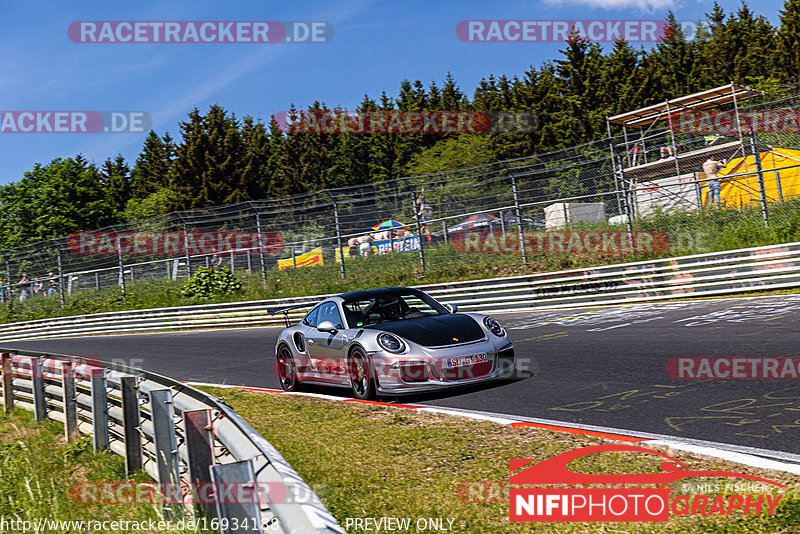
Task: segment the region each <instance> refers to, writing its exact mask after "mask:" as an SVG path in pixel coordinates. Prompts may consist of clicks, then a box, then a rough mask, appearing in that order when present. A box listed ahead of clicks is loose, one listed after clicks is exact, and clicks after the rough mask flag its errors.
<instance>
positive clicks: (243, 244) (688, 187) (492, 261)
mask: <svg viewBox="0 0 800 534" xmlns="http://www.w3.org/2000/svg"><path fill="white" fill-rule="evenodd" d="M750 109H751V110H755V111H761V112H792V113H794V112H796V111H797V110H798V102H797V99H796V98H795V97H792V98H787V99H782V100H779V101H773V102H766V103H761V104H758V105H757V106H751V108H750ZM668 137H674V139H675V140H676V141H675V146H674V147H673V149H674V150H677V153H672V154H670V153H669V151H666V152H665V151H663V150H661V149H662V148H663V147H664V146H665V143H667V140H668ZM643 138H646V143H645V142H642V143H639V144H636V143H634V144H633V149H631V148H629V147H631V146H632V144H631V143H630V140H629V139H626V138H624V137H623V136H622V135H617V136H614V137H607V138H605V139H601V140H598V141H595V142H592V143H587V144H584V145H580V146H577V147H571V148H567V149H562V150H558V151H554V152H549V153H546V154H538V155H534V156H529V157H525V158H519V159H513V160H505V161H498V162H494V163H490V164H486V165H481V166H476V167H470V168H465V169H456V170H452V171H447V172H440V173H435V174H429V175H423V176H413V177H408V178H403V179H397V180H391V181H386V182H381V183H371V184H362V185H357V186H349V187H342V188H336V189H328V190H324V191H318V192H311V193H305V194H301V195H295V196H291V197H284V198H275V199H268V200H256V201H249V202H245V203H240V204H233V205H227V206H217V207H212V208H206V209H197V210H191V211H184V212H174V213H169V214H165V215H162V216H158V217H153V218H150V219H146V220H141V221H135V222H131V223H126V224H119V225H115V226H111V227H107V228H102V229H99V230H96V231H94V232H83V233H79V234H74V235H72V236H68V237H65V238H61V239H53V240H49V241H43V242H38V243H33V244H29V245H25V246H22V247H16V248H13V249H6V250H3V251H2V261H3V263H4V264H5V267H4V272H2V273H1V274H0V277H2V278H5V280H4V283H3V292H2V298H3V300H4V301H9V300H12V299H26V298H31V297H34V296H37V295H46V296H49V297H50V298H60V299H61V302H62V305H63V303H64V301H65V299H66V298H68V297H69V296H70V295H72V294H74V293H75V292H76V291H81V290H97V289H102V288H107V287H120V288H122V290H123V293H124V290H125V288H126V287H127V284H131V283H136V282H140V281H143V280H156V279H163V280H178V279H184V278H186V277H188V276H191V274H192V273H194V272H195V271H196V270H197V269H198V268H200V267H215V266H218V265H225V266H227V267H229V268H230V269H231V270H232V271H234V272H235V273H238V274H240V275H241V274H245V275H251V276H253V277H254V278H259V277H260V278H261V280H262V281H263V282H264V283H266V281H267V279H268V276H272V275H274V272H275V271H277V270H279V269H286V270H287V271H288V272H285V273H282V274H281V276H285V277H286V278H291V277H293V276H299V275H300V272H301V271H305V269H300V268H301V267H310V266H315V265H328V266H329V267H328V270H327V271H325V272H326V273H327V274H326V276H331V277H334V276H335V277H341V278H344V279H354V280H364V281H368V280H370V279H372V278H373V277H374V274H375V273H376V272H378V271H381V272H386V271H391V270H397V271H399V272H404V273H407V274H408V275H409V276H411V277H412V278H413V279H415V280H419V281H422V280H423V279H424V277H425V274H426V273H430V272H431V271H436V272H438V273H443V274H442V276H451V277H454V278H457V277H459V276H462V275H463V274H464V273H465V272H466V271H469V276H472V277H474V276H475V275H476V270H480V269H483V270H485V271H486V273H487V275H491V274H495V273H497V272H498V269H500V270H501V272H507V271H503V270H502V269H506V270H507V269H516V270H515V271H512V272H518V273H522V272H533V271H537V270H545V269H548V268H570V267H574V266H578V265H585V264H586V263H585V262H587V261H588V262H589V263H594V264H601V263H615V262H619V261H629V260H638V259H647V258H651V257H659V256H661V257H665V256H675V255H681V254H693V253H703V252H711V251H717V250H724V249H726V248H737V247H742V246H754V245H765V244H774V243H778V242H781V241H786V240H792V239H793V238H796V237H798V236H793V235H787V233H786V232H787V230H786V229H787V228H789V229H791V228H794V227H797V226H798V225H800V210H798V209H797V208H798V198H797V197H798V196H800V178H798V176H800V170H798V165H800V151H797V150H795V149H800V133H799V132H792V131H774V132H770V131H767V132H759V133H757V132H750V133H749V134H748V135H743V136H741V137H738V136H737V137H736V138H728V137H725V136H717V135H714V136H711V137H710V136H709V135H707V134H705V133H703V132H679V133H677V134H675V132H672V133H671V132H670V131H669V130H668V128H667V127H661V129H658V128H653V129H651V130H649V131H647V132H646V134H645V135H644V137H643ZM753 154H758V155H759V157H757V158H756V157H754V156H753ZM709 156H713V157H716V158H718V159H723V160H725V162H726V164H727V166H726V168H725V171H723V173H724V174H726V176H725V178H724V180H723V184H722V195H721V197H722V198H721V199H720V202H717V203H716V205H714V206H711V205H710V204H711V203H710V202H709V198H708V197H709V195H708V190H709V186H708V180H707V177H706V176H705V175H704V174H703V167H702V166H703V162H704V161H705V160H706V159H707V158H708V157H709ZM381 223H384V225H383V227H382V226H381ZM581 261H583V262H584V263H583V264H581V263H580V262H581ZM331 265H333V267H331Z"/></svg>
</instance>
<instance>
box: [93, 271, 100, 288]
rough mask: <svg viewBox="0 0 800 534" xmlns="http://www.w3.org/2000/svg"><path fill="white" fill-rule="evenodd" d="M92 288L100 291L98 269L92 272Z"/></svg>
mask: <svg viewBox="0 0 800 534" xmlns="http://www.w3.org/2000/svg"><path fill="white" fill-rule="evenodd" d="M94 288H95V289H96V290H98V291H100V271H97V272H96V273H94Z"/></svg>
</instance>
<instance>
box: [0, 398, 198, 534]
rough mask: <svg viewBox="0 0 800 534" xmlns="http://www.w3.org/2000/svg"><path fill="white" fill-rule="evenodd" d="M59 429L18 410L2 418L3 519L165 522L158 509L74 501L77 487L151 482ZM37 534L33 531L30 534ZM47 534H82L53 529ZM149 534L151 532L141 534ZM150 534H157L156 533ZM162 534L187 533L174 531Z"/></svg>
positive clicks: (0, 500) (118, 459) (0, 489)
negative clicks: (128, 475) (130, 473)
mask: <svg viewBox="0 0 800 534" xmlns="http://www.w3.org/2000/svg"><path fill="white" fill-rule="evenodd" d="M63 428H64V427H63V425H62V424H61V423H57V422H53V421H50V422H46V423H41V424H40V423H36V422H35V421H34V420H33V414H32V413H31V412H28V411H26V410H22V409H19V408H18V409H15V410H13V411H12V412H11V413H9V414H0V519H4V520H5V521H11V520H21V521H32V522H36V521H38V520H39V519H41V518H47V519H51V520H63V521H78V520H82V521H84V522H87V521H115V520H116V521H147V520H153V521H155V522H156V523H157V522H158V521H160V520H162V517H161V516H160V512H159V510H158V506H157V505H154V504H149V503H140V504H125V503H122V504H103V505H97V504H93V503H90V504H86V503H81V502H75V501H74V500H73V499H72V498H70V488H71V487H72V488H73V490H72V491H73V493H72V496H73V497H75V495H80V493H75V491H77V490H76V489H75V488H77V487H78V486H75V485H78V484H82V483H87V482H88V483H101V482H121V481H126V480H129V481H133V482H149V483H152V482H153V481H152V479H150V478H149V477H148V476H147V475H146V474H145V473H143V472H141V473H137V474H136V475H134V476H133V477H131V478H130V479H127V478H126V476H125V464H124V460H123V458H122V457H120V456H116V455H113V454H111V453H99V454H96V453H94V452H93V451H92V443H91V438H90V437H87V436H85V437H83V438H81V439H80V440H78V441H74V442H72V443H70V444H67V443H66V441H65V439H64V437H63V436H64V429H63ZM29 531H30V532H33V530H32V529H31V530H29ZM45 531H46V532H78V531H77V530H75V529H71V530H67V529H63V528H62V529H58V528H53V529H49V530H45ZM142 532H151V530H142ZM152 532H159V531H158V530H152ZM160 532H184V531H182V530H176V529H170V530H166V531H165V530H161V531H160Z"/></svg>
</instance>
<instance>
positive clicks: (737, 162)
mask: <svg viewBox="0 0 800 534" xmlns="http://www.w3.org/2000/svg"><path fill="white" fill-rule="evenodd" d="M759 157H760V159H761V170H762V171H763V172H762V174H763V175H764V191H765V193H766V197H767V202H777V201H778V200H780V199H781V197H782V198H788V197H792V196H798V195H800V167H795V168H793V169H785V170H782V171H776V170H774V169H780V168H782V167H790V166H792V165H800V150H789V149H787V148H773V149H772V150H771V151H770V152H761V154H759ZM751 171H752V173H753V174H747V175H745V176H737V177H734V178H731V179H730V180H729V181H724V178H723V177H724V176H727V175H729V174H740V173H744V172H751ZM755 171H756V164H755V158H754V157H753V156H747V157H745V158H734V159H732V160H731V161H730V162H728V164H727V165H726V166H725V168H724V169H722V170H721V171H720V172H719V173H718V175H717V176H719V177H720V178H723V180H721V181H722V189H721V191H720V197H721V198H722V205H723V206H724V207H726V208H741V207H743V206H751V205H757V204H760V203H761V189H760V187H759V185H758V174H757V173H756V172H755ZM698 174H699V176H698V178H699V179H700V180H701V182H700V184H701V185H706V182H705V180H704V176H705V175H704V174H703V173H698ZM776 174H777V175H779V176H778V178H777V179H776ZM779 185H780V189H779V187H778V186H779ZM703 205H704V206H707V205H708V188H707V187H703Z"/></svg>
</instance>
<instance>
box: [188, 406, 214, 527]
mask: <svg viewBox="0 0 800 534" xmlns="http://www.w3.org/2000/svg"><path fill="white" fill-rule="evenodd" d="M182 415H183V428H184V431H185V435H186V453H187V455H188V457H189V487H190V488H191V489H192V491H194V493H195V499H194V502H195V505H194V506H195V511H196V513H197V515H199V516H201V517H208V518H210V517H213V515H214V512H215V511H216V510H215V508H214V507H213V506H212V505H211V504H210V503H208V502H206V501H205V499H204V496H205V495H206V493H205V492H203V491H200V490H201V489H202V488H203V487H205V486H207V485H208V484H211V471H210V470H209V468H210V467H211V466H212V465H214V442H213V439H214V438H213V434H212V433H211V410H191V411H185V412H183V414H182Z"/></svg>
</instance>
